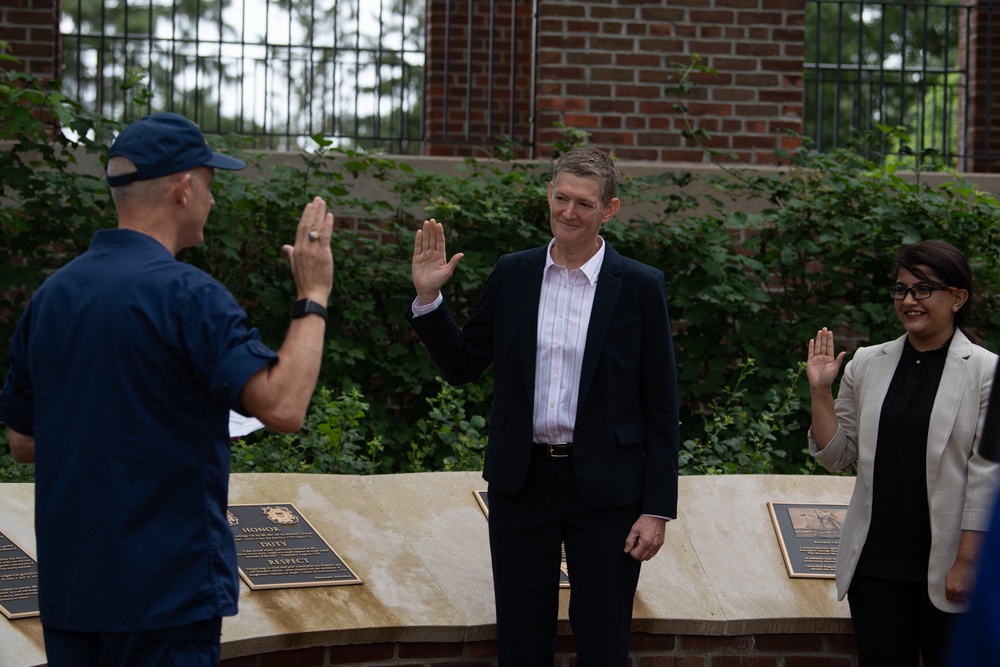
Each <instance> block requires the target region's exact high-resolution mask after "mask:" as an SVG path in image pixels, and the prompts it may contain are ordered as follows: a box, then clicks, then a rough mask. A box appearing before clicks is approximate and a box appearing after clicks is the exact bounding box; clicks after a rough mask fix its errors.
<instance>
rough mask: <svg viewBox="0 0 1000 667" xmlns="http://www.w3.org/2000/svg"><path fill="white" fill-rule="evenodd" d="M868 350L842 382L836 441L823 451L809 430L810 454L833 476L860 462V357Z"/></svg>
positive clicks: (848, 369)
mask: <svg viewBox="0 0 1000 667" xmlns="http://www.w3.org/2000/svg"><path fill="white" fill-rule="evenodd" d="M862 350H864V348H860V349H859V350H858V353H856V354H855V357H854V359H852V360H851V361H849V362H847V367H846V368H845V369H844V377H843V379H841V381H840V390H839V391H838V392H837V400H836V401H834V406H835V410H836V413H837V432H836V433H834V435H833V439H832V440H830V442H829V443H827V445H826V447H824V448H823V449H820V448H819V445H817V443H816V438H815V437H813V432H812V429H811V428H810V429H809V453H810V454H812V456H813V457H814V458H815V459H816V460H817V461H819V462H820V463H822V464H823V466H824V467H825V468H826V469H827V470H828V471H830V472H837V471H838V470H843V469H844V468H846V467H847V466H849V465H851V464H852V463H854V462H855V461H856V460H857V458H858V401H857V399H858V397H857V387H856V386H855V380H856V373H857V370H858V364H859V363H861V362H860V360H859V358H858V357H859V356H863V354H864V352H862Z"/></svg>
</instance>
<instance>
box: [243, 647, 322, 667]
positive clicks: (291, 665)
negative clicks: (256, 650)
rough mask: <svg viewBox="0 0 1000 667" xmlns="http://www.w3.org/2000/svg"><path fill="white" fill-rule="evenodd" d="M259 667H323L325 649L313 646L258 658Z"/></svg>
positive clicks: (267, 654) (266, 654)
mask: <svg viewBox="0 0 1000 667" xmlns="http://www.w3.org/2000/svg"><path fill="white" fill-rule="evenodd" d="M259 664H260V667H323V665H325V664H326V648H325V647H323V646H314V647H312V648H300V649H294V650H291V651H279V652H277V653H265V654H264V655H262V656H260V663H259Z"/></svg>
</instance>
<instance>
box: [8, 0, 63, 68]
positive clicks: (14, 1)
mask: <svg viewBox="0 0 1000 667" xmlns="http://www.w3.org/2000/svg"><path fill="white" fill-rule="evenodd" d="M61 10H62V3H61V1H60V0H0V40H2V41H6V42H8V43H10V54H11V55H13V56H15V57H16V58H18V60H20V63H19V64H16V63H14V64H12V63H9V62H6V61H0V67H3V68H4V69H12V68H14V67H15V66H16V67H17V69H20V70H21V71H25V72H29V73H31V74H34V75H35V76H38V77H40V78H42V79H54V78H56V77H57V76H58V73H59V58H60V54H61V53H62V38H61V36H60V34H59V16H60V13H61Z"/></svg>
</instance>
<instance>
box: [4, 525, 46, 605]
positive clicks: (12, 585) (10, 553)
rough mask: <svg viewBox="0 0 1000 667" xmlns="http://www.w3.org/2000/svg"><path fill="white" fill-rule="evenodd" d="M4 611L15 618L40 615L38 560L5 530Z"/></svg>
mask: <svg viewBox="0 0 1000 667" xmlns="http://www.w3.org/2000/svg"><path fill="white" fill-rule="evenodd" d="M0 613H2V614H3V615H4V616H6V617H7V618H9V619H12V620H13V619H15V618H29V617H31V616H38V563H36V562H35V559H34V558H32V557H31V556H29V555H28V554H27V552H26V551H25V550H24V549H22V548H21V547H19V546H18V545H17V544H15V543H14V540H12V539H10V538H9V537H7V536H6V535H4V534H3V533H2V532H0Z"/></svg>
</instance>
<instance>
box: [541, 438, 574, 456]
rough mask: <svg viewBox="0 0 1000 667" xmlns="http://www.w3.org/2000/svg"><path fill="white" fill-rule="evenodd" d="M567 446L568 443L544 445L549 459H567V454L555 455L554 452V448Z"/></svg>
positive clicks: (548, 443)
mask: <svg viewBox="0 0 1000 667" xmlns="http://www.w3.org/2000/svg"><path fill="white" fill-rule="evenodd" d="M568 444H569V443H568V442H547V443H545V451H546V453H547V454H548V456H549V458H550V459H568V458H569V454H566V453H563V454H557V453H556V451H555V448H556V447H564V446H565V445H568Z"/></svg>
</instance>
